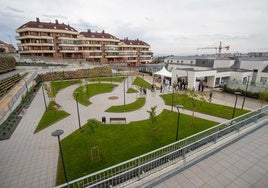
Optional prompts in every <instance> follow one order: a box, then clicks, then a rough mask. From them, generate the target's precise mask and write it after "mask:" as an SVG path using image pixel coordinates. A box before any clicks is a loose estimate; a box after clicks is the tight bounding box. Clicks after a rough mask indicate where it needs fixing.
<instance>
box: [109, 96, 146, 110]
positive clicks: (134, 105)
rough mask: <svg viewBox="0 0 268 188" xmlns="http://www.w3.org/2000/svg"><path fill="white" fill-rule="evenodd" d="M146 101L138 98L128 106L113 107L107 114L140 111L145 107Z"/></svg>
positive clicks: (143, 98)
mask: <svg viewBox="0 0 268 188" xmlns="http://www.w3.org/2000/svg"><path fill="white" fill-rule="evenodd" d="M145 102H146V99H145V97H141V98H138V99H137V100H136V101H134V102H133V103H129V104H126V105H120V106H111V107H110V108H108V109H107V110H106V112H118V113H119V112H120V113H122V112H131V111H135V110H138V109H140V108H141V107H143V106H144V105H145Z"/></svg>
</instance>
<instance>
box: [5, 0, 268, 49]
mask: <svg viewBox="0 0 268 188" xmlns="http://www.w3.org/2000/svg"><path fill="white" fill-rule="evenodd" d="M52 5H53V6H52ZM267 7H268V1H267V0H255V1H251V0H235V1H233V0H203V1H199V0H180V1H178V0H166V1H162V0H146V1H143V0H135V1H125V0H113V1H110V0H98V1H96V0H87V1H85V0H76V1H75V2H74V1H71V0H65V1H63V0H53V1H52V0H46V2H45V3H44V2H43V1H40V0H27V1H18V0H16V1H14V0H10V1H1V7H0V17H1V18H5V19H0V26H1V27H0V37H2V38H0V40H5V38H6V41H8V40H9V39H8V38H7V37H6V36H8V33H11V35H12V36H13V35H14V38H15V34H14V33H15V30H16V28H18V27H19V26H21V25H22V24H24V23H26V22H28V21H33V20H35V17H40V20H41V21H53V22H54V20H55V19H58V20H59V22H60V23H62V22H64V23H69V24H70V25H71V26H72V27H74V28H75V29H76V30H78V31H86V30H87V29H91V30H92V31H102V30H105V32H108V33H110V34H112V35H114V36H116V37H118V38H120V39H122V38H125V37H128V38H129V39H136V38H139V39H140V40H143V41H145V42H147V43H148V44H150V46H151V48H152V50H153V52H154V53H159V54H160V53H166V54H185V53H196V48H198V47H203V46H210V45H216V44H217V45H218V43H219V41H222V42H223V43H224V44H228V45H230V46H231V49H232V50H233V51H235V52H236V51H245V50H247V49H249V48H255V47H256V49H260V48H267V44H268V35H267V34H266V31H267V30H268V20H267V19H265V18H267V17H268V11H267Z"/></svg>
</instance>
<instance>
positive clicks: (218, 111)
mask: <svg viewBox="0 0 268 188" xmlns="http://www.w3.org/2000/svg"><path fill="white" fill-rule="evenodd" d="M161 97H162V98H163V100H164V101H165V104H166V105H170V106H171V104H172V94H165V95H161ZM177 104H180V105H183V106H184V108H185V109H187V110H193V107H192V103H191V100H190V98H189V97H187V96H185V95H182V94H178V93H175V94H174V106H176V105H177ZM195 111H196V112H200V113H204V114H209V115H212V116H217V117H221V118H225V119H231V118H232V114H233V107H230V106H224V105H219V104H214V103H209V102H205V101H203V102H200V105H196V107H195ZM247 112H249V111H248V110H241V109H236V112H235V117H237V116H241V115H242V114H245V113H247Z"/></svg>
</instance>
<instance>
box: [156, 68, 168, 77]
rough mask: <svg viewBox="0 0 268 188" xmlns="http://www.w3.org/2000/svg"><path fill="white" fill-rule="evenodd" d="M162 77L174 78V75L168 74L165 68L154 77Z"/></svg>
mask: <svg viewBox="0 0 268 188" xmlns="http://www.w3.org/2000/svg"><path fill="white" fill-rule="evenodd" d="M155 74H156V75H161V76H165V77H169V78H171V77H172V73H171V72H168V71H167V69H166V68H165V67H163V68H162V69H161V70H160V71H158V72H155V73H154V75H155Z"/></svg>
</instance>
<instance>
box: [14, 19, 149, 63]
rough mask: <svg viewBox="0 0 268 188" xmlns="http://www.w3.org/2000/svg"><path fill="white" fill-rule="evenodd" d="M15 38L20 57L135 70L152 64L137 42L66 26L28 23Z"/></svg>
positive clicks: (146, 52)
mask: <svg viewBox="0 0 268 188" xmlns="http://www.w3.org/2000/svg"><path fill="white" fill-rule="evenodd" d="M16 32H17V33H18V34H19V36H17V37H16V39H17V40H19V41H20V43H19V44H18V50H19V54H20V55H30V56H41V57H53V58H79V59H86V60H88V61H90V62H109V63H113V62H125V63H127V64H128V65H129V66H138V65H140V64H146V63H150V62H152V55H153V53H152V52H151V51H150V45H149V44H147V43H145V42H143V41H141V40H139V39H136V40H129V39H128V38H125V39H124V40H120V39H118V38H117V37H115V36H113V35H111V34H109V33H105V31H104V30H103V31H102V32H92V31H91V30H87V31H86V32H80V33H79V32H78V31H77V30H76V29H74V28H73V27H71V26H70V25H66V24H64V23H62V24H60V23H59V22H58V20H56V21H55V23H51V22H49V23H48V22H40V20H39V18H36V21H30V22H27V23H25V24H23V25H22V26H20V27H19V28H18V29H17V30H16Z"/></svg>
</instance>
